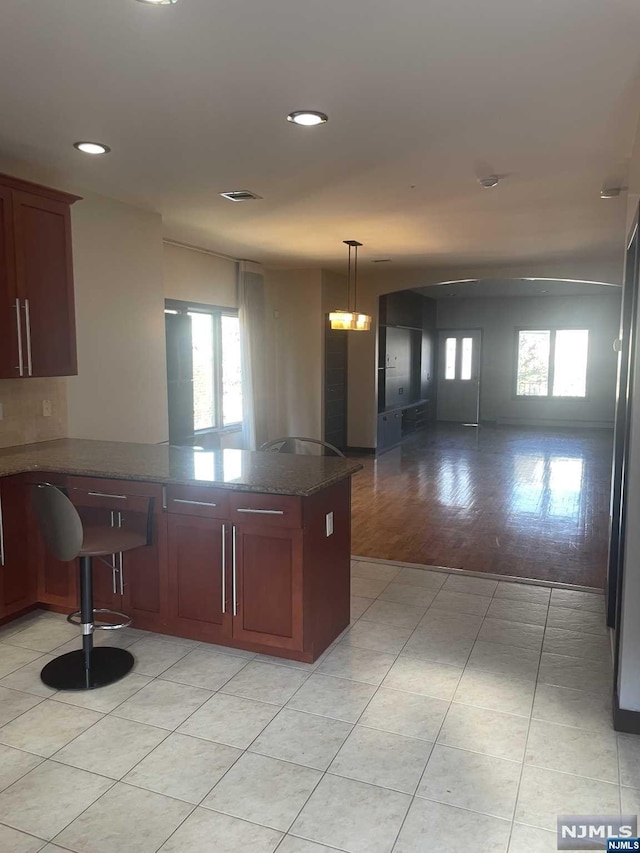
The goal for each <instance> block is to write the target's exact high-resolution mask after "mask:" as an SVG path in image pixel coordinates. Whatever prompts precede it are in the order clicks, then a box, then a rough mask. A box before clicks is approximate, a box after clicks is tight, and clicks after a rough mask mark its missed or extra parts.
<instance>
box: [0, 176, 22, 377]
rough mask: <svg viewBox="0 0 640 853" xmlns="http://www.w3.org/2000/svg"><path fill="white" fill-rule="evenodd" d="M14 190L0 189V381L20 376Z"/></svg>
mask: <svg viewBox="0 0 640 853" xmlns="http://www.w3.org/2000/svg"><path fill="white" fill-rule="evenodd" d="M16 299H17V294H16V279H15V263H14V250H13V219H12V204H11V190H9V189H7V188H5V187H2V186H0V377H2V378H3V379H12V378H13V377H16V376H19V375H20V369H19V357H18V325H17V324H18V322H19V312H18V311H17V309H16Z"/></svg>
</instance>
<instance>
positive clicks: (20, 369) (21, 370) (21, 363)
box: [15, 299, 24, 376]
mask: <svg viewBox="0 0 640 853" xmlns="http://www.w3.org/2000/svg"><path fill="white" fill-rule="evenodd" d="M15 307H16V330H17V332H18V366H17V367H16V370H17V371H18V373H19V374H20V376H24V361H23V358H22V319H21V317H20V300H19V299H16V306H15Z"/></svg>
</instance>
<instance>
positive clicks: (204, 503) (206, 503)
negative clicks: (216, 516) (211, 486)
mask: <svg viewBox="0 0 640 853" xmlns="http://www.w3.org/2000/svg"><path fill="white" fill-rule="evenodd" d="M171 500H172V501H173V502H174V504H190V505H191V506H218V504H213V503H210V502H209V501H188V500H187V499H186V498H171Z"/></svg>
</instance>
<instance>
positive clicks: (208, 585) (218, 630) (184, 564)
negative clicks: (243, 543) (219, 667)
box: [167, 513, 231, 643]
mask: <svg viewBox="0 0 640 853" xmlns="http://www.w3.org/2000/svg"><path fill="white" fill-rule="evenodd" d="M167 524H168V531H167V538H168V549H167V550H168V565H167V574H168V580H169V604H168V610H169V619H168V622H167V630H168V631H169V632H170V633H171V632H173V633H175V634H180V635H182V636H188V637H191V638H193V639H199V640H206V641H208V642H213V643H215V642H219V641H221V640H224V639H225V638H227V639H228V638H230V637H231V612H230V609H231V594H230V593H231V589H230V573H229V571H228V566H229V565H230V561H229V560H227V554H228V553H229V536H228V525H225V524H224V522H222V521H219V520H217V519H214V518H199V517H197V516H188V515H178V514H175V515H174V514H171V513H169V514H168V515H167Z"/></svg>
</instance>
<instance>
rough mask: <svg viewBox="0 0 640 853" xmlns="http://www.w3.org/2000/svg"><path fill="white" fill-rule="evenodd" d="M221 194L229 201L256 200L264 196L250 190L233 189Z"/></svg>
mask: <svg viewBox="0 0 640 853" xmlns="http://www.w3.org/2000/svg"><path fill="white" fill-rule="evenodd" d="M220 195H221V196H222V198H226V199H228V200H229V201H255V200H256V199H259V198H262V196H261V195H256V193H252V192H249V190H231V191H230V192H227V193H220Z"/></svg>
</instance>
